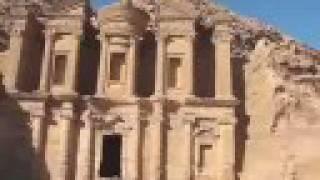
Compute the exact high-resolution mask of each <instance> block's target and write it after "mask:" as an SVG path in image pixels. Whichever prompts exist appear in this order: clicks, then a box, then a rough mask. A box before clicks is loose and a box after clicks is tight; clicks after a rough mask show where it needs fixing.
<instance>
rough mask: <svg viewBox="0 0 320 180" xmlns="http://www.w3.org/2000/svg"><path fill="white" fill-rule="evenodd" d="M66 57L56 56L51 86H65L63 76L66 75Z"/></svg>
mask: <svg viewBox="0 0 320 180" xmlns="http://www.w3.org/2000/svg"><path fill="white" fill-rule="evenodd" d="M67 59H68V56H67V55H56V56H55V59H54V76H53V84H54V85H59V86H61V85H64V84H65V75H66V66H67Z"/></svg>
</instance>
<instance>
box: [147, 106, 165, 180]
mask: <svg viewBox="0 0 320 180" xmlns="http://www.w3.org/2000/svg"><path fill="white" fill-rule="evenodd" d="M154 113H155V114H154V116H153V118H152V120H151V123H150V126H151V128H150V129H151V142H152V145H151V152H150V153H151V155H150V163H151V164H150V166H151V167H150V179H152V180H162V179H163V159H162V158H163V156H164V154H163V142H164V137H163V131H164V127H163V125H164V116H163V109H162V104H161V102H156V104H155V112H154Z"/></svg>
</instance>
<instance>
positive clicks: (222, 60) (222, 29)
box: [213, 24, 234, 100]
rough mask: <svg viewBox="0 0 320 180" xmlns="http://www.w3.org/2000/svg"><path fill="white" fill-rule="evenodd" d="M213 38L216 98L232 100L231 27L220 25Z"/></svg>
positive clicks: (217, 26) (216, 28)
mask: <svg viewBox="0 0 320 180" xmlns="http://www.w3.org/2000/svg"><path fill="white" fill-rule="evenodd" d="M213 37H214V38H215V39H214V42H215V98H216V99H219V100H230V99H231V100H232V99H234V96H233V94H232V72H231V48H230V47H231V34H230V27H228V25H226V24H218V25H216V27H215V31H214V35H213Z"/></svg>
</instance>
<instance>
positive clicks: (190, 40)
mask: <svg viewBox="0 0 320 180" xmlns="http://www.w3.org/2000/svg"><path fill="white" fill-rule="evenodd" d="M194 38H195V35H194V34H190V35H187V37H186V39H187V50H186V58H187V59H186V60H187V68H186V76H187V83H186V84H187V97H193V96H194Z"/></svg>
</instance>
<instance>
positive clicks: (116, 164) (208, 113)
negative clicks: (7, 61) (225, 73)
mask: <svg viewBox="0 0 320 180" xmlns="http://www.w3.org/2000/svg"><path fill="white" fill-rule="evenodd" d="M18 104H19V105H18V106H19V107H21V112H23V113H24V114H28V117H27V118H26V119H23V120H29V122H30V123H29V124H30V127H31V128H30V129H31V131H30V138H31V139H32V141H31V142H32V149H33V153H34V154H35V157H36V158H35V160H34V163H33V170H34V172H35V174H34V176H35V179H41V180H47V179H50V180H233V179H234V177H235V173H234V164H235V160H234V159H235V150H234V149H235V148H234V144H235V140H234V139H235V137H234V126H235V123H236V119H235V117H234V108H233V107H231V106H229V107H227V106H225V107H219V106H205V105H194V104H192V103H191V104H189V105H187V104H186V103H184V104H179V103H174V102H170V101H167V100H154V101H132V102H128V101H126V102H106V101H104V100H92V101H91V100H86V101H81V103H79V102H75V101H60V100H59V101H54V102H48V101H47V102H44V101H42V100H39V101H36V100H33V101H30V100H21V101H19V103H18ZM12 118H15V117H12ZM20 120H21V119H20Z"/></svg>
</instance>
